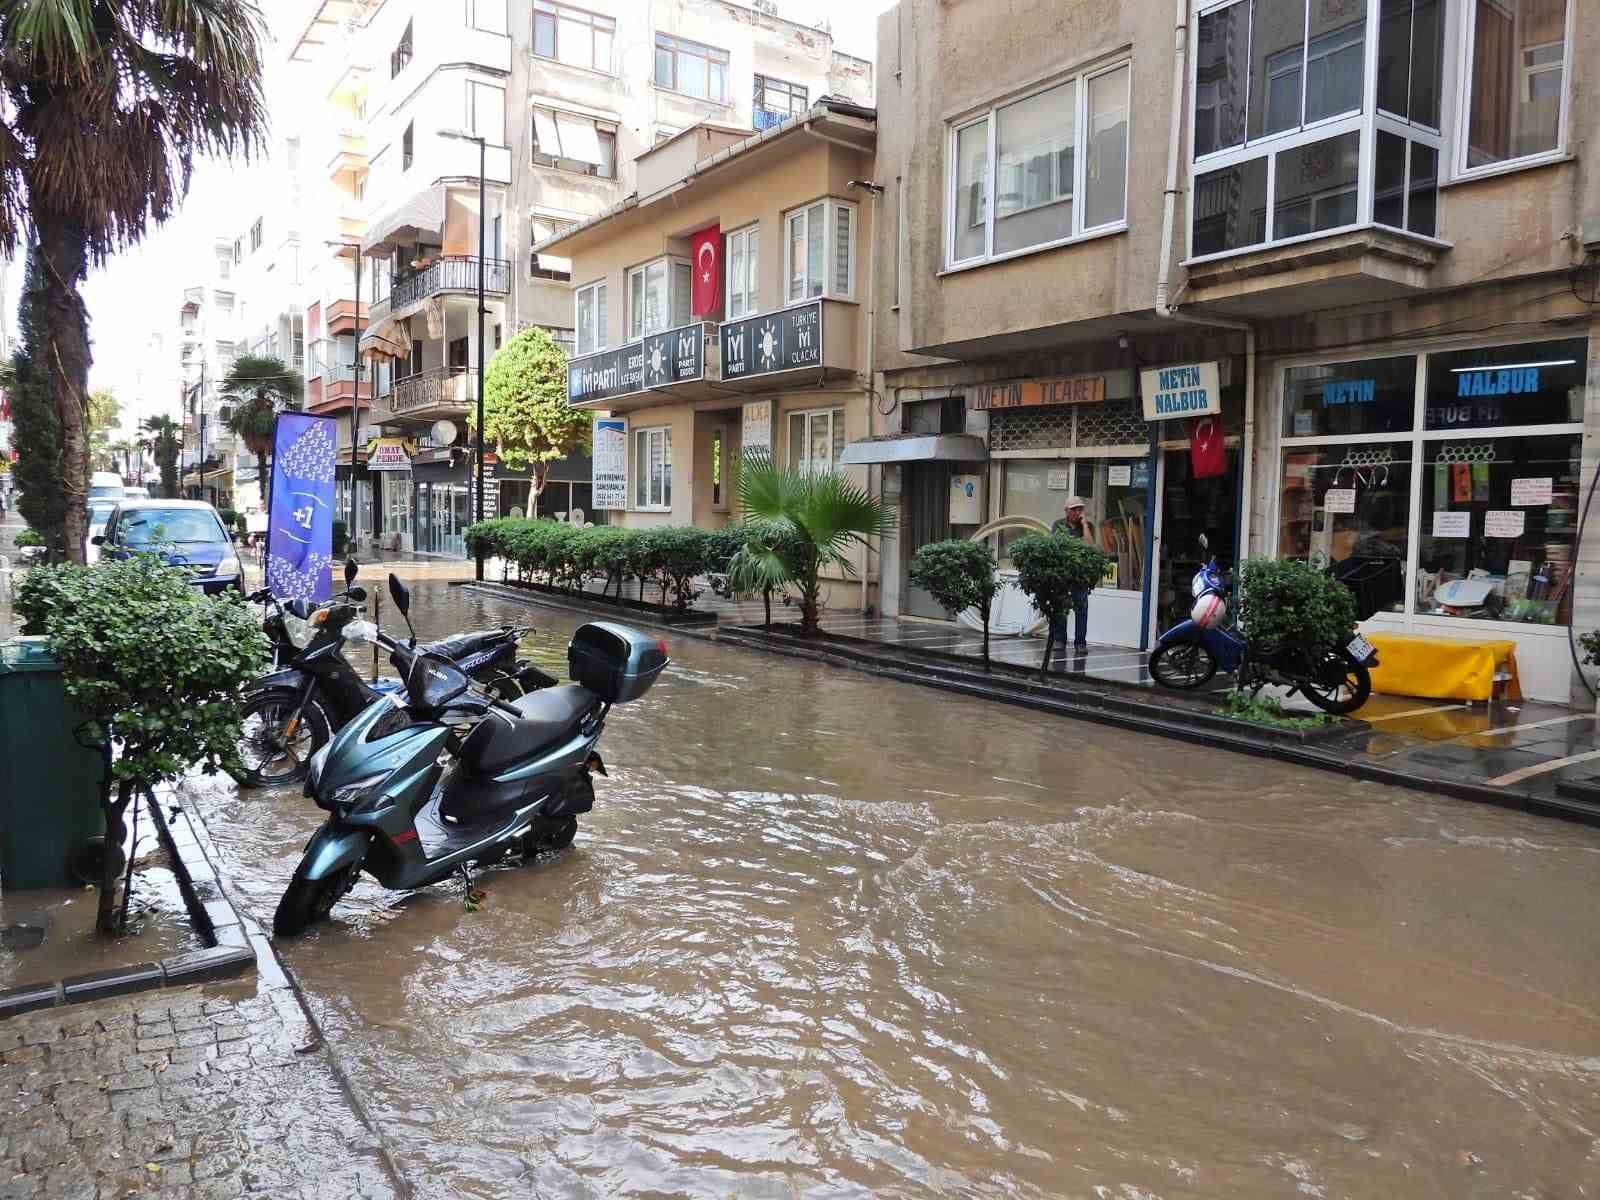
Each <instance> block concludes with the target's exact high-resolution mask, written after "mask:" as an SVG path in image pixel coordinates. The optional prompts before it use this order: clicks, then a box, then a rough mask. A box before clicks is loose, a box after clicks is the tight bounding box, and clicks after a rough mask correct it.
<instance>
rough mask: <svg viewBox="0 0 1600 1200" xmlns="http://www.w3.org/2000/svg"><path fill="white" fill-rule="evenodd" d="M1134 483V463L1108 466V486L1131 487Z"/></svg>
mask: <svg viewBox="0 0 1600 1200" xmlns="http://www.w3.org/2000/svg"><path fill="white" fill-rule="evenodd" d="M1132 485H1133V465H1132V464H1131V463H1122V464H1121V465H1119V466H1113V467H1107V468H1106V486H1107V487H1131V486H1132Z"/></svg>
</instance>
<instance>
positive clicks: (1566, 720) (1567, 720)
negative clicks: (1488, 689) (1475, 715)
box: [1451, 713, 1595, 741]
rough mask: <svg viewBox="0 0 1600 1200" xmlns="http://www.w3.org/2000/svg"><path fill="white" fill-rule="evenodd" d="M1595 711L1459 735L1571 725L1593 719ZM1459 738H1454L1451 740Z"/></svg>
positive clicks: (1463, 736)
mask: <svg viewBox="0 0 1600 1200" xmlns="http://www.w3.org/2000/svg"><path fill="white" fill-rule="evenodd" d="M1594 719H1595V714H1594V713H1579V714H1578V715H1577V716H1575V717H1551V718H1550V720H1548V721H1530V722H1529V723H1528V724H1526V725H1496V726H1495V727H1494V728H1493V729H1485V730H1484V731H1483V732H1482V733H1463V734H1459V735H1458V737H1462V738H1469V737H1500V736H1501V735H1502V734H1507V733H1521V732H1522V731H1523V730H1524V729H1545V728H1547V727H1549V726H1551V725H1571V724H1572V723H1573V722H1574V721H1592V720H1594ZM1455 740H1457V739H1456V738H1452V739H1451V741H1455Z"/></svg>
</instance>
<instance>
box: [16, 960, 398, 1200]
mask: <svg viewBox="0 0 1600 1200" xmlns="http://www.w3.org/2000/svg"><path fill="white" fill-rule="evenodd" d="M404 1194H405V1193H404V1191H403V1190H402V1188H401V1187H399V1186H397V1185H396V1183H395V1179H394V1176H393V1174H392V1172H391V1169H390V1165H389V1162H388V1159H387V1156H386V1155H385V1154H384V1153H383V1151H382V1149H381V1147H380V1145H379V1142H378V1139H377V1138H376V1137H375V1136H374V1134H373V1133H372V1131H371V1128H370V1126H369V1125H368V1124H367V1123H366V1121H365V1120H363V1119H362V1117H361V1116H360V1115H359V1112H358V1109H357V1106H356V1104H355V1102H354V1101H353V1099H352V1098H351V1097H350V1095H349V1094H348V1093H347V1092H346V1090H345V1089H344V1087H343V1085H342V1083H341V1080H340V1077H339V1074H338V1071H337V1069H336V1067H335V1066H334V1064H333V1060H332V1057H331V1055H330V1054H329V1052H328V1050H327V1049H326V1048H325V1047H323V1046H322V1044H321V1043H320V1040H319V1039H318V1038H317V1036H316V1035H315V1033H314V1032H313V1031H312V1029H311V1028H310V1026H309V1025H308V1023H307V1022H306V1019H305V1015H304V1013H303V1012H302V1010H301V1008H300V1004H299V1002H298V1001H297V1000H296V999H295V997H294V994H293V992H291V991H289V990H288V989H278V990H275V991H272V992H265V993H263V994H259V995H258V994H256V992H255V985H254V984H251V985H249V986H248V987H246V988H243V989H241V988H240V987H237V986H235V987H221V986H213V987H192V988H182V989H176V990H170V991H163V992H147V993H143V994H140V995H137V996H130V997H126V998H119V999H114V1000H104V1001H100V1002H98V1003H94V1004H85V1005H78V1006H75V1007H72V1008H60V1009H46V1010H43V1011H41V1012H36V1013H28V1014H25V1015H23V1016H20V1017H13V1018H11V1019H9V1020H7V1021H5V1022H4V1023H0V1200H34V1198H36V1197H37V1198H39V1200H43V1198H44V1197H51V1198H55V1197H69V1196H70V1197H98V1198H99V1200H113V1198H115V1200H122V1198H124V1197H127V1198H130V1200H131V1198H133V1197H141V1198H142V1197H173V1198H179V1200H226V1198H230V1197H235V1196H246V1195H249V1196H271V1197H273V1198H274V1200H278V1198H284V1200H287V1198H290V1197H303V1198H305V1200H310V1198H312V1197H318V1198H321V1197H331V1196H337V1197H341V1198H343V1197H370V1198H372V1200H379V1198H385V1200H386V1198H389V1197H396V1196H401V1195H404Z"/></svg>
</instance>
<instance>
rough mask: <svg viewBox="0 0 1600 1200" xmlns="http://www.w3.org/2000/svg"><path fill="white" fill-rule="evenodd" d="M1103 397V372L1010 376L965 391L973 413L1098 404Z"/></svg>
mask: <svg viewBox="0 0 1600 1200" xmlns="http://www.w3.org/2000/svg"><path fill="white" fill-rule="evenodd" d="M1105 398H1106V377H1105V376H1104V375H1075V376H1072V377H1071V378H1068V379H1013V380H1010V381H1009V382H1006V383H980V384H979V385H978V386H977V387H975V388H973V389H972V391H971V392H969V393H968V394H967V407H968V408H969V409H971V410H972V411H974V412H989V411H992V410H993V409H996V408H1034V407H1036V406H1039V405H1045V404H1099V403H1100V402H1101V401H1102V400H1104V399H1105Z"/></svg>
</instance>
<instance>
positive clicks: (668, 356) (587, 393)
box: [567, 324, 706, 404]
mask: <svg viewBox="0 0 1600 1200" xmlns="http://www.w3.org/2000/svg"><path fill="white" fill-rule="evenodd" d="M705 357H706V356H705V327H704V326H703V325H699V324H695V325H685V326H683V327H682V328H681V329H669V330H667V331H666V332H665V333H653V334H651V335H650V336H649V337H647V338H645V339H644V340H643V341H638V342H630V343H629V344H628V345H626V346H619V347H618V348H617V349H615V350H602V351H600V353H598V354H590V355H587V356H585V357H583V358H578V359H574V360H573V361H572V362H571V363H569V364H568V365H567V400H568V401H569V402H571V403H573V404H586V403H589V402H592V401H596V400H610V399H613V398H615V397H617V396H631V395H634V394H635V393H637V392H642V391H644V390H645V389H646V388H657V387H669V386H671V385H672V384H675V383H691V382H693V381H695V380H697V379H703V378H705Z"/></svg>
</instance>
